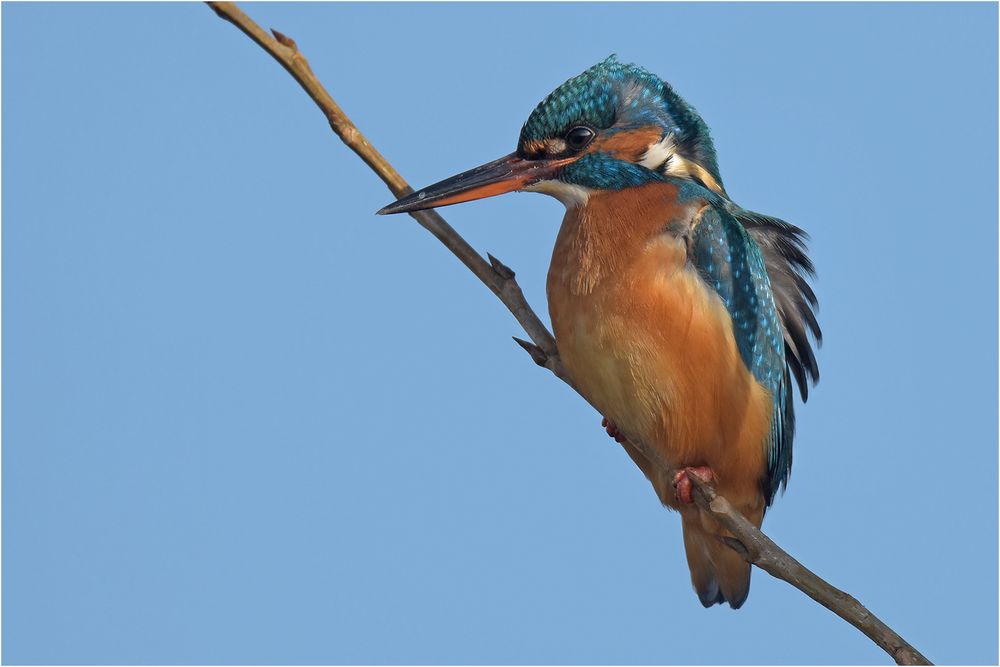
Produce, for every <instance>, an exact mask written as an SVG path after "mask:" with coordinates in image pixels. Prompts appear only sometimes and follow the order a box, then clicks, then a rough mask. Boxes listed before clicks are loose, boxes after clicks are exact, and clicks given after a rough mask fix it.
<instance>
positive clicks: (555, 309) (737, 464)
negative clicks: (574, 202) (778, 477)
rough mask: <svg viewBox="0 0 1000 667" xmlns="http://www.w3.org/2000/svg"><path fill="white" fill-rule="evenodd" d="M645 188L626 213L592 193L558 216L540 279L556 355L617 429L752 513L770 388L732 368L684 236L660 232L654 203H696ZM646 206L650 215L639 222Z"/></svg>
mask: <svg viewBox="0 0 1000 667" xmlns="http://www.w3.org/2000/svg"><path fill="white" fill-rule="evenodd" d="M661 190H662V189H661ZM667 194H669V193H667ZM645 196H646V197H647V199H649V198H652V200H653V201H652V202H649V201H645V200H642V201H638V211H629V210H628V207H627V206H625V205H623V203H622V202H621V201H616V202H612V201H607V202H604V203H603V204H604V206H603V208H602V202H600V201H596V202H595V201H594V200H593V199H594V198H592V200H591V201H590V202H589V203H588V206H587V208H586V210H585V211H577V212H572V211H571V212H570V213H568V214H567V216H566V219H565V220H564V222H563V227H562V229H561V230H560V233H559V238H558V240H557V242H556V247H555V250H554V252H553V261H552V266H551V268H550V271H549V278H548V299H549V310H550V315H551V318H552V326H553V330H554V332H555V336H556V342H557V346H558V348H559V354H560V356H561V357H562V360H563V363H564V365H565V367H566V369H567V370H568V371H569V373H570V375H571V376H572V378H573V380H574V382H575V383H576V385H577V386H578V388H579V389H580V391H581V392H583V394H584V395H585V396H587V398H588V399H589V400H591V401H592V402H593V403H594V405H596V406H597V407H598V408H599V409H600V410H601V411H602V412H603V414H604V415H605V416H606V417H608V418H610V419H611V420H612V421H614V422H615V423H616V424H617V425H618V426H619V428H620V429H621V430H622V431H624V432H625V433H626V434H629V435H631V436H634V437H636V438H638V439H640V440H641V441H642V442H643V443H645V444H647V445H648V446H650V447H656V448H657V449H658V450H659V452H660V454H661V455H662V456H663V457H664V458H665V459H666V460H667V461H669V462H670V463H671V465H672V466H674V467H677V468H679V467H683V466H700V465H707V466H709V467H711V468H712V469H713V471H714V472H715V475H716V480H717V481H716V486H717V488H718V489H719V491H720V493H722V494H723V495H725V496H726V497H727V498H729V500H730V501H731V502H733V503H734V504H735V505H736V506H737V507H741V509H743V510H744V512H745V513H747V514H749V515H756V514H758V511H760V512H762V511H763V497H762V496H761V493H760V487H759V482H760V480H761V477H762V475H763V474H764V470H765V466H766V451H765V442H766V438H767V437H768V434H769V429H770V421H771V405H772V404H771V397H770V394H769V392H768V391H767V390H766V389H765V388H764V387H762V386H761V385H760V384H759V383H758V382H756V380H755V379H754V378H753V376H752V375H751V373H750V372H749V370H748V369H747V367H746V365H745V364H744V362H743V360H742V358H741V356H740V353H739V349H738V348H737V346H736V340H735V338H734V336H733V331H732V324H731V319H730V316H729V313H728V312H727V311H726V309H725V306H724V305H723V303H722V301H721V299H719V297H718V296H717V295H716V294H715V292H714V291H713V290H711V288H710V287H708V286H707V285H705V284H704V282H703V281H702V280H701V278H700V277H699V276H698V274H697V272H696V270H695V269H694V268H693V267H691V266H690V265H689V264H688V263H687V250H686V247H685V243H684V241H683V240H682V239H681V238H679V237H677V236H673V235H670V234H665V233H662V231H661V230H662V225H663V220H664V218H663V211H664V210H665V209H664V207H665V206H669V207H671V208H670V210H669V213H670V215H672V216H674V217H675V218H680V219H681V220H682V222H683V219H684V217H685V216H687V217H688V219H690V217H692V216H694V215H696V214H697V210H696V209H695V210H686V209H683V208H682V207H679V206H678V205H676V204H675V203H672V202H671V201H670V200H669V198H667V199H665V200H663V201H660V200H659V199H658V198H662V197H663V193H662V192H658V191H652V192H647V193H645ZM653 204H656V206H653ZM612 206H613V207H614V209H613V210H610V209H611V207H612ZM650 209H652V210H656V211H657V213H658V215H657V221H654V222H649V223H645V221H644V220H642V213H643V212H644V211H646V210H650ZM609 224H610V225H612V227H613V229H607V228H601V229H595V228H594V227H595V225H602V226H603V227H607V226H608V225H609ZM644 224H646V226H647V227H648V230H646V231H644V227H643V225H644ZM656 224H658V225H659V228H657V227H655V226H653V225H656ZM614 231H617V232H618V233H617V234H612V233H611V232H614ZM644 472H646V473H647V475H648V476H649V477H650V481H651V482H652V483H653V486H654V488H655V489H656V491H657V493H658V495H659V496H660V499H661V500H662V501H663V502H664V504H667V505H670V506H676V504H675V501H674V495H673V491H672V488H671V484H670V482H671V480H669V479H666V478H665V477H663V476H661V475H659V474H658V473H657V472H656V471H650V470H644Z"/></svg>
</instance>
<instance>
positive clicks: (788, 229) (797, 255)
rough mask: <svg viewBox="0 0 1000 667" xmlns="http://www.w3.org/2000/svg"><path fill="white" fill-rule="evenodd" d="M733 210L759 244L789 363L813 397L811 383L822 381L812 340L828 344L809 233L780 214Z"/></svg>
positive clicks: (802, 387) (801, 388)
mask: <svg viewBox="0 0 1000 667" xmlns="http://www.w3.org/2000/svg"><path fill="white" fill-rule="evenodd" d="M732 213H733V215H734V216H735V217H736V219H737V220H739V221H740V223H742V224H743V226H744V227H745V228H746V230H747V232H748V233H749V234H750V236H751V237H753V239H754V241H756V242H757V245H758V246H760V249H761V253H762V254H763V256H764V264H765V266H766V267H767V273H768V277H769V278H770V280H771V290H772V292H773V293H774V300H775V304H776V305H777V307H778V313H779V316H780V318H781V327H782V331H783V333H784V338H785V353H786V354H785V356H786V361H787V364H788V368H789V369H790V370H791V373H792V375H793V376H794V377H795V383H796V384H797V385H798V387H799V394H800V395H801V396H802V400H803V402H805V401H806V399H807V398H808V397H809V385H815V384H816V383H817V382H818V381H819V364H818V363H817V361H816V354H815V353H814V351H813V342H812V341H815V346H816V347H819V346H820V345H822V343H823V331H822V329H820V326H819V321H818V320H817V319H816V311H817V310H819V300H818V299H817V298H816V293H815V292H814V291H813V289H812V287H811V286H810V285H809V278H812V277H814V276H815V275H816V267H815V266H814V265H813V263H812V260H810V259H809V255H808V254H807V253H808V250H809V248H808V240H809V235H808V234H807V233H806V232H805V230H803V229H801V228H800V227H796V226H795V225H792V224H790V223H787V222H785V221H784V220H779V219H778V218H772V217H771V216H767V215H762V214H760V213H754V212H753V211H745V210H742V209H738V210H734V211H732ZM810 337H811V338H812V340H810Z"/></svg>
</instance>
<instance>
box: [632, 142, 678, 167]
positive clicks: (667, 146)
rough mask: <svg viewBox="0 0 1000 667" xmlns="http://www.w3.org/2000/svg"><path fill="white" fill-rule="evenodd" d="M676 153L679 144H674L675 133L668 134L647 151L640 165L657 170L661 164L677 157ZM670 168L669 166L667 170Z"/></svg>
mask: <svg viewBox="0 0 1000 667" xmlns="http://www.w3.org/2000/svg"><path fill="white" fill-rule="evenodd" d="M676 153H677V144H675V143H674V135H673V133H668V134H667V136H665V137H663V138H662V139H660V140H659V141H657V142H656V143H655V144H653V145H652V146H650V147H649V148H647V149H646V152H645V153H644V154H643V156H642V159H641V160H639V164H641V165H642V166H643V167H645V168H646V169H657V168H658V167H659V166H660V165H661V164H663V163H664V162H666V161H667V160H668V159H670V158H671V157H673V156H674V155H676ZM669 168H670V165H668V166H667V169H669Z"/></svg>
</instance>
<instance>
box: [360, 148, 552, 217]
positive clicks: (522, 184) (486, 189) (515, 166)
mask: <svg viewBox="0 0 1000 667" xmlns="http://www.w3.org/2000/svg"><path fill="white" fill-rule="evenodd" d="M571 161H572V160H571V159H568V160H567V159H563V160H525V159H523V158H520V157H518V156H517V153H511V154H510V155H505V156H504V157H502V158H500V159H499V160H494V161H493V162H487V163H486V164H484V165H481V166H479V167H476V168H475V169H470V170H469V171H463V172H462V173H461V174H458V175H456V176H452V177H451V178H446V179H444V180H443V181H440V182H439V183H435V184H434V185H431V186H428V187H426V188H424V189H423V190H420V191H418V192H414V193H413V194H411V195H407V196H405V197H402V198H401V199H398V200H397V201H394V202H393V203H391V204H389V205H388V206H386V207H385V208H383V209H382V210H380V211H379V212H378V214H379V215H386V214H390V213H410V212H412V211H422V210H424V209H427V208H436V207H438V206H450V205H452V204H460V203H462V202H466V201H472V200H473V199H482V198H484V197H493V196H495V195H502V194H505V193H507V192H514V191H515V190H523V189H524V188H526V187H528V186H529V185H531V184H532V183H537V182H538V181H542V180H546V179H548V178H552V177H553V176H554V175H555V172H556V170H557V169H558V168H559V167H560V166H562V165H563V164H566V163H567V162H571Z"/></svg>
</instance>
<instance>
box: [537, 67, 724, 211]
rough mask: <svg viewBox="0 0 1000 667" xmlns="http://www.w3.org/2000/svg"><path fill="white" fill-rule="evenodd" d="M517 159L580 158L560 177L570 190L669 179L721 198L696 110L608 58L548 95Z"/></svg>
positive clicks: (647, 76)
mask: <svg viewBox="0 0 1000 667" xmlns="http://www.w3.org/2000/svg"><path fill="white" fill-rule="evenodd" d="M630 136H631V141H630V140H629V137H630ZM584 142H587V143H584ZM591 144H592V147H591V148H590V149H589V150H588V145H591ZM518 152H519V154H520V155H522V156H523V157H527V158H533V157H534V158H537V157H540V156H562V155H565V156H570V155H573V154H574V153H576V154H579V155H580V157H579V158H578V161H579V163H578V164H573V165H572V166H567V167H566V168H565V169H564V170H563V172H562V173H560V179H561V180H563V181H565V182H568V183H572V184H575V185H581V186H586V187H595V188H600V189H619V188H621V187H627V186H629V185H635V184H640V183H642V182H647V181H649V180H655V179H656V178H657V177H658V176H663V175H670V176H678V177H688V178H692V179H693V180H696V181H699V182H701V181H708V183H702V184H703V185H705V186H706V187H709V188H710V189H713V190H716V191H717V192H719V191H721V190H722V177H721V175H720V174H719V167H718V163H717V161H716V156H715V147H714V145H713V144H712V138H711V136H710V135H709V131H708V126H707V125H706V124H705V122H704V121H703V120H702V118H701V116H699V115H698V112H697V111H695V109H694V107H692V106H691V105H690V104H688V103H687V102H685V101H684V99H683V98H681V96H680V95H678V94H677V93H676V92H674V90H673V88H671V87H670V84H668V83H666V82H664V81H662V80H660V78H659V77H657V76H656V75H654V74H652V73H650V72H649V71H647V70H646V69H643V68H642V67H639V66H637V65H629V64H624V63H621V62H618V61H617V60H616V59H615V57H614V56H611V57H609V58H607V59H606V60H604V61H602V62H599V63H597V64H596V65H594V66H593V67H591V68H589V69H588V70H586V71H585V72H583V73H582V74H580V75H578V76H575V77H573V78H572V79H570V80H569V81H567V82H565V83H564V84H562V85H561V86H559V87H558V88H556V89H555V90H554V91H552V93H550V94H549V95H548V97H546V98H545V99H544V100H543V101H542V102H541V103H540V104H539V105H538V106H537V107H536V108H535V110H534V111H532V112H531V115H530V116H529V117H528V120H527V121H526V122H525V124H524V127H523V128H522V129H521V136H520V139H519V141H518ZM615 162H618V163H619V164H614V163H615Z"/></svg>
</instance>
